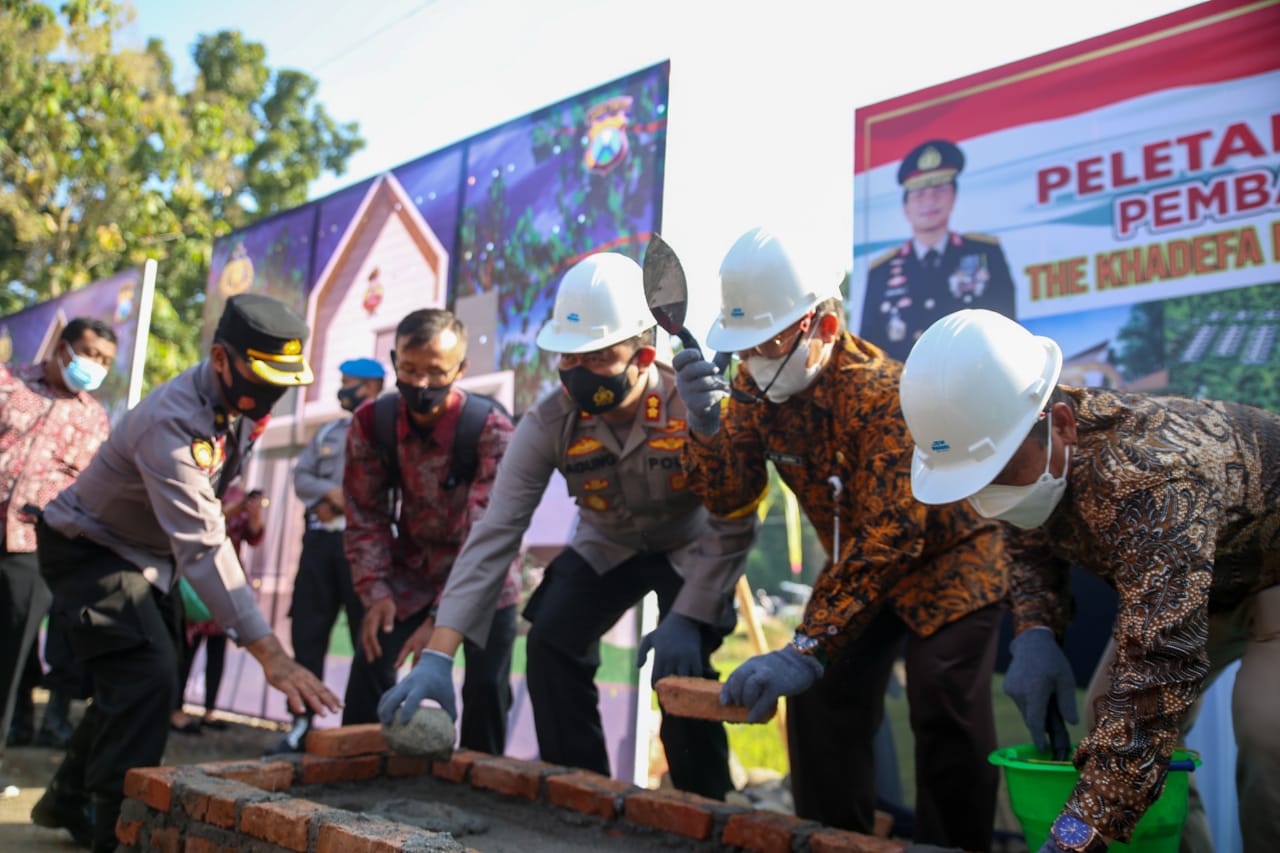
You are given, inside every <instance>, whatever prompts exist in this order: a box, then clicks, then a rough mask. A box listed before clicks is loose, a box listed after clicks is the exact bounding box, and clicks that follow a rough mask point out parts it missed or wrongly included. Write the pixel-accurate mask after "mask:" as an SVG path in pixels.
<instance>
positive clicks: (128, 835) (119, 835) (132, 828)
mask: <svg viewBox="0 0 1280 853" xmlns="http://www.w3.org/2000/svg"><path fill="white" fill-rule="evenodd" d="M140 829H142V821H140V820H130V821H126V820H125V819H124V818H120V819H119V820H117V821H116V840H117V841H119V842H120V843H121V844H124V845H126V846H128V847H137V846H138V831H139V830H140Z"/></svg>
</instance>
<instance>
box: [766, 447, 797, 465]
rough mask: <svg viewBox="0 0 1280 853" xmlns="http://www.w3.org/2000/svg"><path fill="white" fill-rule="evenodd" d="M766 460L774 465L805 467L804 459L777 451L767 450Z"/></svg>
mask: <svg viewBox="0 0 1280 853" xmlns="http://www.w3.org/2000/svg"><path fill="white" fill-rule="evenodd" d="M764 458H765V459H768V460H769V461H770V462H772V463H773V464H774V465H803V464H804V457H803V456H797V455H796V454H794V453H778V452H777V451H776V450H766V451H765V452H764Z"/></svg>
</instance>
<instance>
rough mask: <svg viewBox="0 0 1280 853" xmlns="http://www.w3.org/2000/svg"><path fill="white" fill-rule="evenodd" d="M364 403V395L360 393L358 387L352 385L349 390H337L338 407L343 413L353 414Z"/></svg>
mask: <svg viewBox="0 0 1280 853" xmlns="http://www.w3.org/2000/svg"><path fill="white" fill-rule="evenodd" d="M363 402H364V395H362V394H361V393H360V386H359V385H353V386H352V387H350V388H339V389H338V405H339V406H341V407H342V408H343V410H344V411H348V412H354V411H355V410H356V409H357V408H359V407H360V404H361V403H363Z"/></svg>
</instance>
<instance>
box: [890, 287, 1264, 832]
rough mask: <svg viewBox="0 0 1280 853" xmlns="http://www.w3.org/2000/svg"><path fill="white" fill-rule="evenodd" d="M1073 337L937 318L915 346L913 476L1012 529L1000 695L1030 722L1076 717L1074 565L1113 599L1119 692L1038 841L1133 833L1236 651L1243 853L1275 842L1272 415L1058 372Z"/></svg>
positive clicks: (1109, 696) (1098, 710)
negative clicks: (1065, 641)
mask: <svg viewBox="0 0 1280 853" xmlns="http://www.w3.org/2000/svg"><path fill="white" fill-rule="evenodd" d="M1061 370H1062V352H1061V350H1060V349H1059V348H1058V345H1057V344H1056V343H1054V342H1053V341H1052V340H1050V339H1048V338H1043V337H1036V336H1033V335H1031V334H1030V333H1029V332H1028V331H1027V330H1025V329H1023V328H1022V327H1021V326H1019V325H1018V324H1017V323H1014V322H1013V321H1012V320H1009V319H1007V318H1005V317H1003V316H1001V315H999V314H995V313H994V312H990V311H979V310H969V311H961V312H957V313H956V314H953V315H951V316H950V317H947V318H944V319H942V320H940V321H938V322H937V323H935V324H934V325H933V326H931V327H930V328H929V329H928V330H927V331H926V332H925V334H924V335H922V336H921V338H920V341H919V343H917V345H916V349H915V350H913V351H912V353H911V356H910V357H909V358H908V359H907V364H906V368H905V370H904V372H903V375H902V385H901V398H902V407H903V412H904V414H905V415H906V418H907V423H908V425H909V426H910V428H911V434H912V436H913V438H914V439H915V442H916V457H917V461H916V465H915V471H914V474H913V488H914V491H915V494H916V496H917V497H918V498H919V499H921V500H923V501H927V502H929V503H935V502H945V501H954V500H957V499H960V498H965V497H967V498H968V499H969V501H970V503H972V504H973V505H974V506H975V507H976V508H977V509H978V510H979V511H980V512H982V513H983V514H984V515H988V516H991V517H994V518H999V519H1002V520H1005V521H1007V522H1009V523H1010V524H1012V525H1014V526H1015V527H1018V528H1022V530H1020V531H1018V533H1017V534H1016V535H1014V536H1012V537H1011V538H1010V545H1011V548H1010V554H1011V558H1012V563H1011V570H1010V571H1011V583H1012V599H1013V607H1014V618H1015V632H1016V636H1015V639H1014V641H1013V660H1012V662H1011V664H1010V667H1009V672H1008V675H1007V677H1006V680H1005V688H1006V691H1007V692H1009V693H1010V695H1011V696H1013V698H1014V700H1015V702H1017V703H1018V704H1019V707H1020V709H1021V710H1022V713H1023V715H1024V717H1025V718H1026V719H1027V722H1028V725H1029V726H1030V727H1031V729H1032V733H1033V735H1035V736H1037V738H1038V737H1039V732H1041V731H1043V729H1044V723H1045V720H1046V716H1047V713H1051V711H1047V709H1048V708H1049V707H1050V705H1052V707H1053V708H1056V709H1057V710H1058V711H1059V712H1061V713H1062V714H1063V715H1064V716H1066V717H1068V718H1070V717H1074V716H1075V706H1074V696H1073V694H1072V693H1071V685H1070V679H1069V678H1064V677H1063V676H1064V674H1065V673H1069V672H1070V665H1069V664H1068V663H1067V661H1066V659H1065V657H1064V656H1063V653H1062V650H1061V648H1060V647H1059V645H1058V640H1059V639H1060V638H1061V637H1062V634H1063V631H1064V630H1065V628H1066V626H1067V623H1068V622H1069V620H1070V617H1071V598H1070V590H1069V589H1068V581H1069V578H1070V575H1069V572H1068V566H1069V564H1072V563H1074V564H1076V565H1079V566H1081V567H1083V568H1085V569H1087V570H1089V571H1091V572H1094V573H1095V574H1097V575H1099V576H1100V577H1102V578H1104V579H1105V580H1106V581H1107V582H1108V583H1110V584H1111V585H1112V586H1113V587H1115V589H1116V590H1117V592H1118V593H1119V594H1120V607H1119V616H1118V618H1117V619H1116V625H1115V630H1114V635H1113V643H1114V649H1115V659H1114V662H1113V663H1112V665H1111V667H1110V672H1109V678H1108V679H1107V681H1108V687H1107V690H1106V691H1105V693H1103V694H1102V695H1100V696H1098V698H1097V699H1096V700H1095V702H1094V705H1093V710H1094V715H1095V721H1094V723H1093V724H1092V726H1091V728H1090V731H1089V734H1088V736H1086V737H1085V738H1084V739H1083V740H1082V741H1081V742H1080V744H1079V746H1078V747H1077V748H1076V753H1075V764H1076V767H1078V768H1079V770H1080V780H1079V782H1078V784H1077V785H1076V788H1075V791H1074V792H1073V793H1072V794H1071V797H1070V799H1068V800H1067V802H1066V805H1065V806H1064V808H1063V811H1062V814H1061V815H1060V816H1059V817H1058V820H1057V821H1056V822H1055V823H1054V826H1053V830H1052V832H1051V835H1050V838H1049V840H1048V841H1046V842H1045V845H1044V847H1042V848H1041V851H1042V853H1058V851H1064V850H1071V851H1089V853H1092V852H1093V851H1101V850H1105V849H1106V846H1107V844H1109V843H1110V842H1112V841H1126V842H1127V841H1129V839H1130V837H1131V835H1132V833H1133V829H1134V826H1135V825H1136V824H1137V822H1138V820H1139V818H1141V817H1142V815H1143V813H1144V812H1145V811H1146V810H1147V808H1148V807H1149V806H1150V805H1151V803H1152V802H1154V801H1155V800H1156V799H1157V798H1158V797H1159V796H1160V793H1161V791H1162V790H1163V788H1164V783H1165V777H1166V774H1167V773H1168V772H1169V762H1170V756H1171V755H1172V753H1173V748H1174V746H1175V744H1176V743H1178V740H1179V733H1180V728H1185V727H1187V726H1188V725H1189V722H1190V719H1189V712H1190V710H1191V708H1192V705H1193V703H1194V702H1195V700H1196V698H1197V697H1198V696H1199V695H1200V692H1201V690H1202V689H1203V688H1204V687H1205V685H1206V684H1208V683H1209V682H1210V681H1211V680H1212V679H1213V678H1214V676H1216V675H1217V674H1218V673H1219V672H1221V671H1222V669H1223V668H1225V667H1226V666H1227V665H1228V664H1229V663H1231V662H1233V661H1236V660H1241V661H1242V664H1241V667H1240V670H1239V672H1238V673H1237V675H1236V683H1235V691H1234V699H1233V703H1232V717H1233V721H1234V723H1235V736H1236V741H1237V744H1238V746H1239V756H1238V759H1237V770H1236V779H1237V787H1238V791H1239V800H1240V825H1241V828H1242V830H1243V836H1244V849H1245V850H1246V851H1264V850H1265V851H1270V850H1280V817H1278V816H1280V725H1277V724H1276V720H1275V713H1276V709H1277V708H1280V585H1278V584H1280V415H1276V414H1273V413H1270V412H1264V411H1262V410H1260V409H1255V408H1252V407H1249V406H1244V405H1239V404H1236V403H1220V402H1214V401H1198V400H1188V399H1184V398H1180V397H1158V396H1148V395H1143V394H1136V393H1124V392H1118V391H1107V390H1100V389H1086V388H1069V387H1066V386H1059V385H1057V380H1058V377H1059V376H1060V374H1061Z"/></svg>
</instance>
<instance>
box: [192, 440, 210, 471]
mask: <svg viewBox="0 0 1280 853" xmlns="http://www.w3.org/2000/svg"><path fill="white" fill-rule="evenodd" d="M191 458H192V459H194V460H195V463H196V465H197V466H198V467H200V468H203V469H205V470H206V471H207V470H209V469H210V468H212V467H213V445H212V444H210V443H209V442H208V441H206V440H205V439H203V438H197V439H195V440H194V441H192V442H191Z"/></svg>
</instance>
